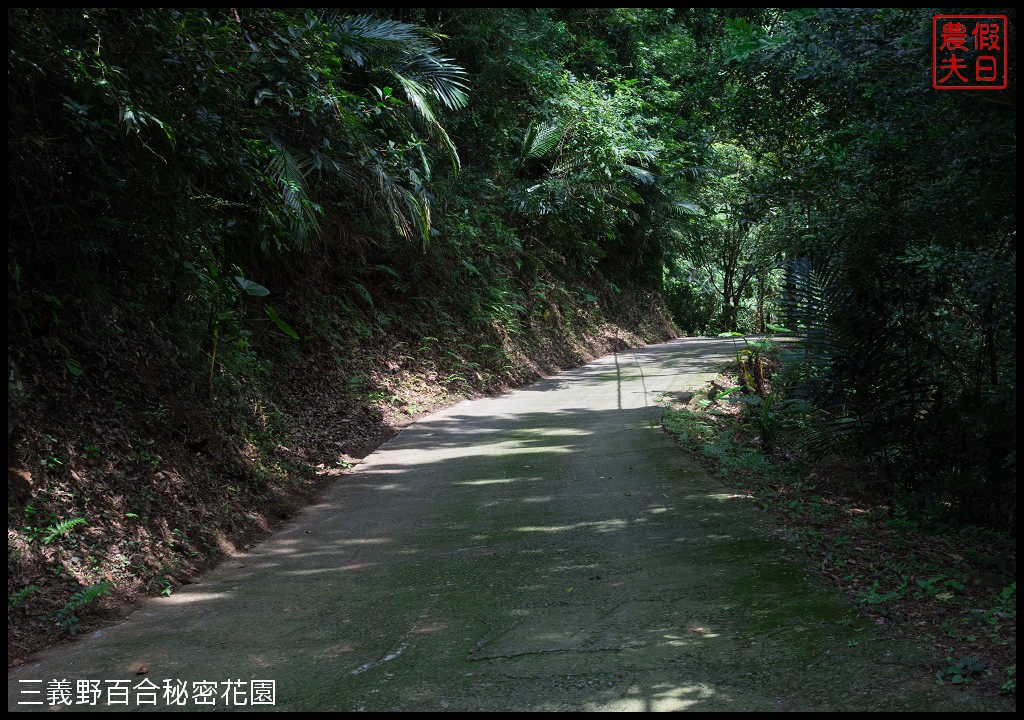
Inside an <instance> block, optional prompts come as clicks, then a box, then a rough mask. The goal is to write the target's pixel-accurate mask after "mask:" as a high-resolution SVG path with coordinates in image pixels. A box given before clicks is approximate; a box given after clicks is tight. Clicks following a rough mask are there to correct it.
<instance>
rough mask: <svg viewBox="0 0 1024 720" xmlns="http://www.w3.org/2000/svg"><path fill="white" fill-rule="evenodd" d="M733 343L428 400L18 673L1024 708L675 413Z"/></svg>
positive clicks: (351, 688)
mask: <svg viewBox="0 0 1024 720" xmlns="http://www.w3.org/2000/svg"><path fill="white" fill-rule="evenodd" d="M733 355H734V348H733V344H732V341H731V340H718V339H710V340H709V339H686V340H677V341H673V342H670V343H666V344H663V345H656V346H651V347H647V348H643V349H640V350H635V351H626V352H622V353H618V354H616V355H612V356H608V357H604V358H601V359H600V360H597V361H595V362H593V363H591V364H589V365H587V366H585V367H581V368H578V369H576V370H571V371H568V372H564V373H562V374H560V375H558V376H556V377H553V378H551V379H548V380H545V381H543V382H539V383H537V384H535V385H532V386H529V387H527V388H524V389H522V390H519V391H516V392H512V393H508V394H506V395H502V396H500V397H494V398H486V399H481V400H473V401H468V402H463V403H461V404H459V405H456V406H454V407H451V408H449V409H447V410H444V411H442V412H439V413H437V414H435V415H432V416H430V417H428V418H426V419H424V420H422V421H420V422H418V423H416V424H415V425H413V426H411V427H409V428H407V429H406V430H404V431H403V432H402V433H401V434H400V435H398V436H397V437H396V438H394V439H393V440H391V441H390V442H388V443H386V444H385V445H383V446H382V447H381V448H380V449H378V450H377V451H376V452H374V453H373V454H371V455H369V456H368V457H367V458H366V460H365V461H364V462H363V463H362V464H361V465H359V466H358V467H357V468H356V469H355V470H354V471H352V472H351V473H349V474H346V475H344V476H343V477H341V478H340V479H339V480H338V481H337V482H336V483H335V484H334V485H333V486H332V487H331V488H329V489H328V490H327V492H326V493H325V494H324V495H323V497H322V499H321V501H320V503H319V504H317V505H316V506H314V507H311V508H309V509H308V510H306V511H305V512H304V513H303V514H301V515H300V516H299V517H298V518H297V520H296V521H295V522H294V524H292V525H290V526H289V527H287V528H286V529H284V530H282V531H281V532H279V533H277V534H276V535H274V536H272V537H271V538H269V539H268V540H267V541H266V542H264V543H263V544H261V545H259V546H257V547H256V548H254V549H253V550H252V551H251V552H249V553H246V554H244V555H240V556H238V557H235V558H232V559H230V560H229V561H227V562H225V563H224V564H223V565H222V566H221V567H220V568H219V569H217V570H216V571H214V572H212V573H210V574H209V575H207V576H206V577H205V578H204V579H203V580H202V581H201V582H199V583H197V584H195V585H191V586H189V587H186V588H182V589H179V590H178V591H176V592H175V593H174V595H173V596H171V597H169V598H161V599H154V600H150V601H147V602H146V603H145V604H144V605H143V606H142V607H141V608H140V609H139V610H138V611H136V612H135V613H134V614H133V615H132V616H131V617H130V618H129V619H127V620H126V621H124V622H122V623H120V624H118V625H116V626H113V627H110V628H107V629H104V630H101V631H99V632H95V633H93V634H92V635H90V636H87V637H82V638H81V639H80V640H79V641H78V642H77V643H75V644H73V645H71V646H66V647H59V648H55V649H53V650H52V651H50V652H48V653H46V654H44V655H42V656H40V657H39V658H38V659H37V660H36V661H34V662H31V663H29V664H27V665H25V666H24V667H21V668H18V669H16V670H13V671H11V672H10V674H9V681H8V707H9V709H11V710H29V709H37V710H47V711H52V710H55V709H60V710H82V709H90V708H95V709H115V710H117V709H120V710H140V709H141V710H147V709H155V710H232V709H237V710H241V709H243V708H250V709H266V710H340V711H355V710H366V711H384V710H398V711H406V710H408V711H412V710H419V711H472V710H484V711H510V710H559V711H574V710H581V711H585V710H758V711H775V710H789V711H796V710H802V711H815V710H821V711H826V710H833V711H834V710H932V711H936V710H973V709H1002V708H1001V707H999V708H995V707H985V706H983V705H981V704H979V701H977V700H972V699H971V698H970V696H968V695H966V694H964V693H960V692H956V691H955V690H952V689H950V688H948V687H941V688H940V687H936V686H935V685H934V684H933V683H932V682H929V680H928V678H927V676H926V675H925V674H924V673H923V672H922V669H923V668H924V667H925V665H926V663H927V661H928V660H929V658H928V657H927V656H925V655H923V654H922V653H921V651H920V650H919V649H917V648H914V647H911V646H908V645H906V644H903V643H902V642H900V641H897V640H895V639H892V638H889V637H887V636H886V635H885V634H883V633H884V629H882V628H878V627H875V626H872V625H869V624H866V623H864V622H863V621H860V620H855V619H854V618H856V613H855V612H854V611H853V609H852V608H851V607H850V606H849V605H848V603H847V602H846V601H845V600H844V599H843V597H842V596H841V595H840V594H838V593H837V592H836V591H835V590H833V589H831V588H829V587H827V586H826V585H824V584H823V583H822V582H821V581H820V580H819V578H818V577H817V576H816V575H814V574H813V572H811V571H810V570H809V568H808V567H807V565H806V562H805V559H804V556H803V554H802V553H801V551H800V549H799V548H797V547H795V546H794V545H793V544H791V543H790V542H788V541H787V540H786V535H785V533H784V532H783V531H782V529H780V528H779V527H777V526H776V524H775V523H774V522H773V521H772V519H771V518H770V517H769V516H768V515H766V514H765V513H763V512H761V511H759V510H758V509H756V508H755V507H754V506H753V505H752V504H751V502H750V501H749V500H747V499H744V498H742V497H737V496H734V495H733V494H731V493H730V492H729V491H728V490H726V489H724V488H723V487H721V486H720V485H719V484H718V482H717V481H715V480H712V479H710V478H709V477H708V476H707V475H706V474H705V473H704V472H703V471H702V470H701V469H700V468H699V467H698V466H697V465H695V464H694V463H693V462H692V461H691V460H689V459H688V458H687V457H686V456H685V454H684V453H683V452H681V451H680V450H679V448H678V447H676V446H675V445H674V444H673V442H672V440H671V439H669V438H668V437H667V436H666V435H664V434H663V432H662V431H661V428H660V415H661V410H660V408H659V406H658V405H657V402H656V401H657V399H658V398H659V396H660V395H661V394H662V393H667V392H678V391H682V390H684V389H687V388H690V389H693V388H697V387H699V386H700V385H702V384H703V383H705V382H706V381H708V380H710V379H712V378H713V377H714V374H715V369H716V368H718V367H719V366H720V365H722V364H723V363H724V362H725V361H726V360H728V359H729V358H730V357H732V356H733ZM851 620H852V622H851ZM90 681H92V682H90ZM28 702H40V703H42V704H41V705H26V704H23V703H28ZM90 703H95V705H91V704H90Z"/></svg>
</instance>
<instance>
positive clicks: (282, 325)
mask: <svg viewBox="0 0 1024 720" xmlns="http://www.w3.org/2000/svg"><path fill="white" fill-rule="evenodd" d="M264 309H265V310H266V311H267V317H269V318H270V319H271V320H272V321H273V322H274V324H275V325H277V329H278V330H280V331H281V332H283V333H284V334H285V335H287V336H288V337H290V338H291V339H292V340H298V339H299V334H298V333H297V332H295V330H294V329H293V328H292V326H291V325H289V324H288V323H286V322H285V321H284V320H282V319H281V316H280V315H278V314H277V311H276V310H274V308H272V307H271V306H270V305H267V306H265V308H264Z"/></svg>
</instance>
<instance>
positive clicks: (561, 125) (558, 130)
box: [523, 120, 567, 158]
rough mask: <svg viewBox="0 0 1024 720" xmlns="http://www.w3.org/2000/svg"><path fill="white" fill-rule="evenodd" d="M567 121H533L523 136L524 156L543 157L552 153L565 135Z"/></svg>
mask: <svg viewBox="0 0 1024 720" xmlns="http://www.w3.org/2000/svg"><path fill="white" fill-rule="evenodd" d="M566 125H567V124H566V123H565V122H564V121H561V120H552V121H549V122H545V123H542V124H538V123H536V122H531V123H530V124H529V125H528V126H527V127H526V134H525V135H524V136H523V157H524V158H542V157H544V156H546V155H547V154H548V153H550V152H551V151H552V150H553V149H554V148H555V147H556V146H557V145H558V143H559V142H561V141H562V138H563V137H564V136H565V130H566Z"/></svg>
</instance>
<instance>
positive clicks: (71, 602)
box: [55, 580, 114, 635]
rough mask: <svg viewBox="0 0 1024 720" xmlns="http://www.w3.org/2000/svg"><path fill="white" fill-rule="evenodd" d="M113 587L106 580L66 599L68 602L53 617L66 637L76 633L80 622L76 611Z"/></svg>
mask: <svg viewBox="0 0 1024 720" xmlns="http://www.w3.org/2000/svg"><path fill="white" fill-rule="evenodd" d="M113 587H114V586H113V584H112V583H110V582H108V581H106V580H101V581H100V582H97V583H94V584H92V585H90V586H89V587H87V588H82V589H81V590H77V591H75V592H73V593H71V597H70V598H68V601H67V602H66V603H64V605H63V607H61V608H60V610H58V611H57V612H56V615H55V617H56V619H57V622H58V623H59V624H60V626H61V629H63V630H64V632H66V633H67V634H68V635H75V634H76V633H77V632H78V625H79V622H80V620H79V618H78V615H77V612H78V610H79V609H80V608H82V607H84V606H86V605H88V604H90V603H92V602H94V601H95V600H96V599H98V598H100V597H102V596H103V595H107V594H108V593H110V591H111V589H113Z"/></svg>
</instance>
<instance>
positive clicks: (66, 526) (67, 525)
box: [43, 518, 86, 545]
mask: <svg viewBox="0 0 1024 720" xmlns="http://www.w3.org/2000/svg"><path fill="white" fill-rule="evenodd" d="M85 524H86V520H85V518H74V519H73V520H61V521H60V522H59V523H57V524H56V525H51V526H50V527H48V528H46V532H47V535H46V537H45V538H43V545H49V544H50V543H51V542H53V541H54V540H56V539H57V538H59V537H64V536H65V535H67V534H68V533H69V532H71V531H72V530H74V529H75V528H76V527H78V526H79V525H85Z"/></svg>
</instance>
